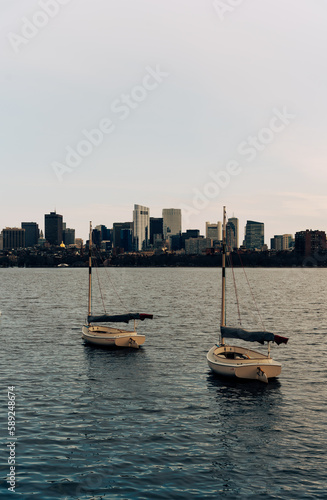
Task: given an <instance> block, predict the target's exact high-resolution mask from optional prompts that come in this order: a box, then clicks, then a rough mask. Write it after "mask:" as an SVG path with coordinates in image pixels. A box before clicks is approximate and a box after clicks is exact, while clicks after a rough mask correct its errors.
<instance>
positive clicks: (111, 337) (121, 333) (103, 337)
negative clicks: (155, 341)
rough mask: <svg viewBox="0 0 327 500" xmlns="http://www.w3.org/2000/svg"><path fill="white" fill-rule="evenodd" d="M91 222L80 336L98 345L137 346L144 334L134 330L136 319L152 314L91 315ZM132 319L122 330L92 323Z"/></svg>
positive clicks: (149, 317)
mask: <svg viewBox="0 0 327 500" xmlns="http://www.w3.org/2000/svg"><path fill="white" fill-rule="evenodd" d="M91 298H92V224H91V223H90V238H89V296H88V315H87V318H86V321H85V324H84V325H83V327H82V338H83V339H84V340H85V342H87V343H89V344H93V345H95V346H99V347H134V348H138V347H139V346H140V345H142V344H143V343H144V342H145V335H141V334H138V333H137V331H136V321H138V320H140V321H143V320H145V319H152V318H153V315H152V314H141V313H126V314H115V315H110V314H102V315H100V316H95V315H92V310H91V307H92V304H91V302H92V301H91ZM129 321H134V329H133V330H123V329H121V328H116V327H113V326H103V325H100V326H98V325H95V324H94V323H128V322H129Z"/></svg>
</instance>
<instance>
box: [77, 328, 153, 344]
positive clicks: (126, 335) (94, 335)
mask: <svg viewBox="0 0 327 500" xmlns="http://www.w3.org/2000/svg"><path fill="white" fill-rule="evenodd" d="M82 338H83V339H84V340H85V341H86V342H88V343H90V344H93V345H96V346H99V347H134V348H138V347H139V346H140V345H142V344H143V343H144V342H145V335H140V334H138V333H137V332H136V331H129V330H122V329H120V328H112V327H110V326H92V325H84V326H83V328H82Z"/></svg>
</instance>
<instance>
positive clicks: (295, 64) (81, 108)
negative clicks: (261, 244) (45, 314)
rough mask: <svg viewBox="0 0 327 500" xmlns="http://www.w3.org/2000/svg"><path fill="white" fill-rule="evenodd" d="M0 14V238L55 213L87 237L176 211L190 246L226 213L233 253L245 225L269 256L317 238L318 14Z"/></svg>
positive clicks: (138, 4) (284, 4)
mask: <svg viewBox="0 0 327 500" xmlns="http://www.w3.org/2000/svg"><path fill="white" fill-rule="evenodd" d="M0 14H1V15H0V36H1V39H2V43H1V45H0V47H1V48H0V51H1V52H0V58H1V64H0V68H1V69H0V78H1V94H0V102H1V125H0V127H1V129H0V137H1V148H0V164H1V184H0V186H1V189H0V200H1V201H0V206H1V210H0V231H1V229H2V228H3V227H6V226H10V227H13V226H20V224H21V222H22V221H35V222H38V223H39V226H40V228H41V229H43V228H44V214H45V213H49V212H50V211H53V210H54V209H56V210H57V213H60V214H62V215H63V216H64V220H65V222H66V223H67V227H73V228H75V229H76V237H82V238H83V239H86V237H87V231H88V224H89V221H90V220H92V222H93V224H94V225H97V224H105V225H106V226H107V227H112V223H113V222H119V221H130V220H132V212H133V206H134V204H135V203H137V204H140V205H146V206H148V207H150V215H151V216H153V217H160V216H161V211H162V208H183V230H186V229H188V228H198V229H200V230H201V233H202V234H203V233H204V230H205V222H206V221H210V222H216V221H217V220H221V218H222V206H223V205H226V206H227V214H228V215H229V216H232V215H233V214H234V215H235V217H238V218H239V219H240V237H241V240H242V239H243V228H244V225H245V223H246V220H247V219H250V220H256V221H259V222H264V223H265V242H266V243H268V245H269V244H270V238H271V237H272V236H273V235H274V234H283V233H291V234H294V233H295V232H296V231H300V230H304V229H320V230H325V231H327V219H326V209H327V194H326V186H327V183H326V180H327V171H326V168H325V162H326V157H327V154H326V153H327V151H326V150H327V141H326V136H327V134H326V128H327V119H326V116H327V109H326V108H327V99H326V89H327V85H326V83H327V82H326V80H327V78H326V76H327V71H326V53H325V52H326V47H327V29H326V25H327V3H326V2H325V1H324V0H265V1H262V0H243V1H242V0H222V1H218V0H216V1H212V0H60V1H59V0H38V1H34V0H16V1H13V0H0ZM99 128H101V129H102V132H94V129H98V130H99ZM91 131H93V132H92V133H91ZM90 134H91V135H90ZM90 138H91V140H92V141H93V144H92V143H91V142H90ZM78 151H79V153H80V154H79V153H78ZM72 161H74V163H71V162H72ZM226 172H227V173H226ZM215 179H216V180H215ZM217 179H218V182H219V179H220V185H218V184H217Z"/></svg>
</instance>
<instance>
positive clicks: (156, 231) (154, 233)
mask: <svg viewBox="0 0 327 500" xmlns="http://www.w3.org/2000/svg"><path fill="white" fill-rule="evenodd" d="M162 239H163V218H162V217H150V244H151V245H153V244H154V242H155V241H156V240H162Z"/></svg>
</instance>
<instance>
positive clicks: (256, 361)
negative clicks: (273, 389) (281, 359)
mask: <svg viewBox="0 0 327 500" xmlns="http://www.w3.org/2000/svg"><path fill="white" fill-rule="evenodd" d="M207 361H208V364H209V366H210V368H211V370H212V371H213V372H214V373H216V374H217V375H220V376H224V377H237V378H242V379H251V380H260V381H261V382H265V383H267V382H268V379H269V378H275V377H278V375H279V374H280V373H281V370H282V365H281V364H280V363H278V362H277V361H274V360H273V359H272V358H270V357H269V356H266V355H265V354H261V353H260V352H257V351H253V350H251V349H246V348H243V347H240V346H229V345H224V346H218V347H217V346H214V347H212V348H211V349H210V351H209V352H208V354H207Z"/></svg>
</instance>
